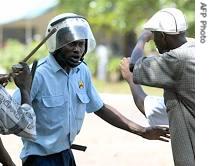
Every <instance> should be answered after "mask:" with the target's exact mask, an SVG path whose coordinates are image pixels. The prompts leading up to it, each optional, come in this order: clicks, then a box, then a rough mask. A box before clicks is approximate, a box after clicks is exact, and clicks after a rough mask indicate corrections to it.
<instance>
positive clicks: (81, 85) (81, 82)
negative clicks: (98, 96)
mask: <svg viewBox="0 0 210 166" xmlns="http://www.w3.org/2000/svg"><path fill="white" fill-rule="evenodd" d="M83 88H84V83H83V81H79V89H83Z"/></svg>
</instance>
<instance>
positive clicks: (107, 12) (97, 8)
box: [59, 0, 195, 37]
mask: <svg viewBox="0 0 210 166" xmlns="http://www.w3.org/2000/svg"><path fill="white" fill-rule="evenodd" d="M60 2H61V3H60V9H59V10H60V11H62V12H69V11H71V12H76V13H79V14H82V15H84V16H86V17H87V18H88V20H89V22H90V24H91V25H92V26H93V27H94V29H97V28H100V27H101V28H103V27H105V29H106V30H107V33H110V32H115V31H118V32H124V33H125V32H129V31H131V30H134V29H136V30H137V32H139V30H141V29H142V25H143V23H144V22H145V20H146V19H147V18H149V17H151V15H153V14H154V13H155V12H156V11H158V10H160V9H161V8H164V7H177V8H179V9H181V10H182V11H183V12H184V13H185V15H186V17H187V20H188V23H189V36H190V37H192V36H194V33H195V25H194V24H195V15H194V11H195V1H192V0H174V1H168V0H157V1H154V0H147V1H145V0H123V1H122V0H80V1H78V0H71V1H69V0H60Z"/></svg>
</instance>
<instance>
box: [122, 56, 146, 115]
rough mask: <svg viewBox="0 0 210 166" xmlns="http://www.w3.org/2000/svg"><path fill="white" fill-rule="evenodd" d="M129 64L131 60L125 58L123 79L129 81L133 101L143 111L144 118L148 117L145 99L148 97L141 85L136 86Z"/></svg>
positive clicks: (123, 60)
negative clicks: (145, 109)
mask: <svg viewBox="0 0 210 166" xmlns="http://www.w3.org/2000/svg"><path fill="white" fill-rule="evenodd" d="M129 62H130V58H123V59H122V60H121V62H120V70H121V73H122V76H123V78H124V79H125V80H126V81H127V83H128V85H129V87H130V90H131V93H132V96H133V100H134V102H135V104H136V106H137V108H138V109H139V110H140V111H141V113H142V114H144V116H146V115H145V111H144V99H145V97H146V96H147V95H146V93H145V92H144V90H143V89H142V87H141V86H140V85H137V84H134V82H133V74H132V73H131V72H130V71H129Z"/></svg>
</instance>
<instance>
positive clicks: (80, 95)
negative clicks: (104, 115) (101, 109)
mask: <svg viewBox="0 0 210 166" xmlns="http://www.w3.org/2000/svg"><path fill="white" fill-rule="evenodd" d="M77 96H78V98H79V100H80V101H81V102H82V103H84V104H87V103H89V102H90V98H89V97H88V95H87V94H86V93H77Z"/></svg>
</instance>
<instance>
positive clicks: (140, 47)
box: [129, 30, 153, 72]
mask: <svg viewBox="0 0 210 166" xmlns="http://www.w3.org/2000/svg"><path fill="white" fill-rule="evenodd" d="M152 39H153V33H152V32H151V31H148V30H145V31H143V32H142V34H141V35H140V37H139V39H138V41H137V43H136V46H135V47H134V49H133V51H132V53H131V59H130V64H129V69H130V71H131V72H133V69H134V66H135V64H136V62H137V61H138V60H139V59H140V58H141V57H143V56H144V46H145V44H146V42H149V41H150V40H152Z"/></svg>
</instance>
